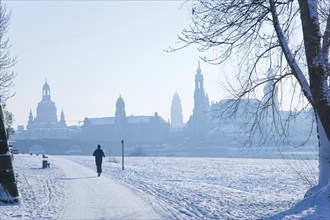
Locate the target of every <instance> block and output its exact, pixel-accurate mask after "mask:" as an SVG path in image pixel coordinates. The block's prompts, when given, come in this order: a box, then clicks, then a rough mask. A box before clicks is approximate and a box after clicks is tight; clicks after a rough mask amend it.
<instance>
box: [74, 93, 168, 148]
mask: <svg viewBox="0 0 330 220" xmlns="http://www.w3.org/2000/svg"><path fill="white" fill-rule="evenodd" d="M169 128H170V125H169V123H168V122H166V121H165V120H164V119H163V118H162V117H161V116H159V115H158V113H157V112H156V113H155V114H154V115H152V116H133V115H132V116H126V110H125V102H124V100H123V98H122V97H121V96H119V98H118V99H117V102H116V112H115V116H114V117H102V118H85V119H84V124H83V125H82V127H81V137H82V138H83V139H89V140H95V141H99V142H100V141H110V142H114V143H119V142H120V141H121V140H122V139H124V140H125V142H126V143H128V144H130V145H134V144H137V145H138V144H140V145H141V144H162V143H166V142H167V141H168V136H169Z"/></svg>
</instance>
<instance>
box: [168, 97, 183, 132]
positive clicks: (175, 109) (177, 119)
mask: <svg viewBox="0 0 330 220" xmlns="http://www.w3.org/2000/svg"><path fill="white" fill-rule="evenodd" d="M171 127H172V128H180V127H183V116H182V107H181V100H180V97H179V95H178V93H177V92H175V93H174V95H173V99H172V106H171Z"/></svg>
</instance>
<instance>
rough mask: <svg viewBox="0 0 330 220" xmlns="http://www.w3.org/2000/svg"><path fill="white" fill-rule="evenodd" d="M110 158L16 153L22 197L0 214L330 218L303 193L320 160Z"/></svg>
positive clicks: (322, 205) (1, 216)
mask: <svg viewBox="0 0 330 220" xmlns="http://www.w3.org/2000/svg"><path fill="white" fill-rule="evenodd" d="M108 159H109V158H106V159H105V160H104V162H103V173H102V175H101V177H96V175H97V174H96V168H95V164H94V158H93V157H92V156H52V155H50V156H49V158H48V160H49V162H50V163H51V165H50V168H48V169H42V168H41V162H42V157H41V156H36V155H21V154H19V155H15V158H14V161H13V163H14V169H15V172H16V175H17V180H18V188H19V193H20V203H19V204H17V205H6V204H0V219H322V220H323V219H329V204H326V203H327V202H325V201H321V202H319V203H317V204H318V205H319V207H318V209H316V207H315V206H308V205H306V204H309V203H306V202H304V200H303V201H302V199H303V196H304V193H305V192H306V190H307V189H308V188H309V187H310V186H309V184H312V183H313V182H314V181H316V171H317V161H315V160H308V161H302V160H281V159H238V158H177V157H126V158H125V170H122V165H121V161H120V158H117V161H119V163H114V162H109V160H108ZM311 173H312V174H311ZM313 173H314V174H313ZM300 201H302V202H300Z"/></svg>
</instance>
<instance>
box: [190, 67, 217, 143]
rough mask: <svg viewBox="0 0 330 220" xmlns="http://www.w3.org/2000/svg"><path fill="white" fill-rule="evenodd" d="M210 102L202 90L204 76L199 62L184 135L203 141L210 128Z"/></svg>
mask: <svg viewBox="0 0 330 220" xmlns="http://www.w3.org/2000/svg"><path fill="white" fill-rule="evenodd" d="M210 119H211V118H210V103H209V98H208V95H207V94H205V91H204V78H203V74H202V70H201V68H200V63H199V62H198V68H197V71H196V74H195V92H194V109H193V114H192V115H191V116H190V118H189V121H188V122H187V127H186V136H187V137H188V138H190V139H192V140H194V141H203V140H204V139H205V137H206V133H207V132H208V130H209V129H210Z"/></svg>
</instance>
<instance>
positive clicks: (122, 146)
mask: <svg viewBox="0 0 330 220" xmlns="http://www.w3.org/2000/svg"><path fill="white" fill-rule="evenodd" d="M121 168H122V170H124V140H121Z"/></svg>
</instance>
